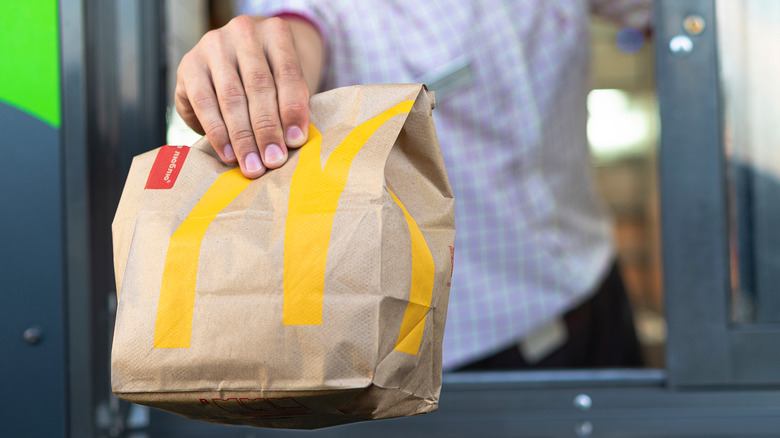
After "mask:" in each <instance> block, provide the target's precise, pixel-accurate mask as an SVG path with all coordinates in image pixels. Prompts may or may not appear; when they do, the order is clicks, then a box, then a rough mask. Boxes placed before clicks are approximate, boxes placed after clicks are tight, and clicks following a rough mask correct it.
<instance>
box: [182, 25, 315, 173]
mask: <svg viewBox="0 0 780 438" xmlns="http://www.w3.org/2000/svg"><path fill="white" fill-rule="evenodd" d="M296 43H298V45H302V47H296ZM301 43H303V44H301ZM302 63H303V64H304V67H305V69H302ZM321 67H322V41H321V39H320V37H319V34H318V33H317V31H316V30H315V29H314V28H313V27H312V26H311V25H309V24H308V23H305V22H302V21H297V20H296V21H295V22H288V21H286V20H283V19H281V18H267V19H254V18H250V17H248V16H246V15H242V16H238V17H236V18H234V19H233V20H231V21H230V22H229V23H228V24H227V25H225V26H224V27H222V28H220V29H216V30H212V31H210V32H208V33H206V35H204V36H203V38H202V39H201V40H200V42H198V44H197V45H195V47H194V48H193V49H192V50H190V51H189V52H188V53H187V54H186V55H184V57H183V58H182V60H181V63H180V64H179V68H178V71H177V81H176V94H175V103H176V109H177V110H178V112H179V114H180V115H181V117H182V119H184V121H185V122H186V123H187V125H189V126H190V127H191V128H192V129H194V130H195V131H197V132H198V133H200V134H205V135H206V136H207V137H208V139H209V142H210V143H211V145H212V147H214V150H215V151H216V152H217V154H218V155H219V157H220V158H221V159H222V161H224V162H225V163H232V162H236V161H238V164H239V166H240V167H241V171H242V173H243V174H244V175H245V176H246V177H248V178H257V177H259V176H260V175H262V174H263V173H265V171H266V169H275V168H277V167H279V166H281V165H282V164H284V163H285V162H286V161H287V153H288V150H287V148H288V147H290V148H297V147H300V146H302V145H303V144H304V143H305V142H306V139H307V137H308V130H309V88H312V92H313V91H314V90H316V86H317V82H318V79H319V73H320V71H321ZM304 70H306V72H307V73H308V76H307V77H309V78H310V81H309V84H308V85H307V81H306V77H305V75H304Z"/></svg>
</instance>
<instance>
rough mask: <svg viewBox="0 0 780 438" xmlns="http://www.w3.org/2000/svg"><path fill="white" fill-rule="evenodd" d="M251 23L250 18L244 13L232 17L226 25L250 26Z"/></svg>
mask: <svg viewBox="0 0 780 438" xmlns="http://www.w3.org/2000/svg"><path fill="white" fill-rule="evenodd" d="M251 24H252V18H250V17H249V16H248V15H246V14H242V15H237V16H235V17H233V19H232V20H230V21H229V22H228V24H227V25H228V26H231V27H247V26H251Z"/></svg>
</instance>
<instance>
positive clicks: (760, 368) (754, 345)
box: [728, 325, 780, 403]
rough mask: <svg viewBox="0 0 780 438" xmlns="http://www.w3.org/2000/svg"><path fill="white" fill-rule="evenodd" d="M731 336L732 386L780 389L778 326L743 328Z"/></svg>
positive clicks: (779, 337) (779, 401) (736, 330)
mask: <svg viewBox="0 0 780 438" xmlns="http://www.w3.org/2000/svg"><path fill="white" fill-rule="evenodd" d="M728 335H729V336H728V344H729V346H730V349H729V355H730V366H729V368H730V370H731V375H730V383H734V384H739V385H755V386H758V387H761V388H767V387H769V386H773V387H776V388H780V370H779V369H778V368H780V365H779V364H780V348H779V347H778V346H779V345H780V334H778V328H777V326H773V325H763V326H759V325H748V326H740V327H735V328H734V329H733V330H732V331H730V332H729V334H728ZM778 403H780V400H778Z"/></svg>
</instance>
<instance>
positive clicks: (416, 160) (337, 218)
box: [111, 85, 454, 429]
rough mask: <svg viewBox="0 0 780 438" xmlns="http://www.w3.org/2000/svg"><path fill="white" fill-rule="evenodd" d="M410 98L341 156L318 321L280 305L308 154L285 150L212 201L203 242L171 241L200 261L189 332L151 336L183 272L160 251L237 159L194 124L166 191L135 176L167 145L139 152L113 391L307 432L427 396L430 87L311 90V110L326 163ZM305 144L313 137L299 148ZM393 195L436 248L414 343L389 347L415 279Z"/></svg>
mask: <svg viewBox="0 0 780 438" xmlns="http://www.w3.org/2000/svg"><path fill="white" fill-rule="evenodd" d="M407 101H409V103H410V105H411V109H410V110H409V111H408V113H407V112H402V113H399V114H396V115H393V116H392V117H389V118H388V119H387V120H386V121H384V122H383V123H381V125H379V126H378V127H377V128H376V129H375V131H373V133H372V134H371V135H370V137H368V139H367V140H366V141H365V143H364V144H363V145H362V146H361V147H360V149H359V150H358V152H357V154H356V155H355V157H354V159H353V160H352V162H351V164H350V165H349V167H348V174H347V176H346V183H345V185H344V189H343V191H342V192H341V194H340V196H339V197H338V207H337V208H336V211H335V213H334V214H333V221H332V228H331V229H330V238H329V243H328V247H327V258H326V259H327V262H326V264H325V271H324V272H325V276H324V287H323V290H322V300H321V303H322V313H321V323H319V324H305V325H290V324H285V320H286V319H285V318H286V317H285V318H283V314H284V312H285V311H286V310H285V309H286V308H285V307H284V294H283V290H284V281H285V280H284V278H285V277H284V272H285V269H291V266H292V263H288V265H285V263H284V250H285V228H286V218H287V217H288V214H292V213H291V212H290V211H289V210H288V209H289V208H291V207H290V206H289V203H290V202H291V201H290V196H291V195H290V193H291V186H290V182H291V179H292V178H293V174H294V172H295V171H296V167H297V166H298V162H299V158H300V156H301V153H302V152H301V150H291V151H290V155H289V160H288V162H287V164H285V165H284V166H283V167H281V168H279V169H276V170H272V171H269V172H267V173H266V174H265V175H263V176H262V177H260V178H259V179H257V180H254V181H251V182H248V185H246V188H244V189H243V190H242V191H241V192H240V193H239V194H238V195H237V196H235V198H234V199H232V201H230V202H229V204H227V206H225V207H224V208H223V209H221V210H220V211H219V213H218V214H216V216H215V217H214V218H213V220H212V221H211V222H210V224H209V225H208V227H207V228H206V229H205V233H204V234H203V236H202V240H200V242H199V243H200V249H199V251H194V253H193V251H189V252H188V251H183V250H180V252H181V254H184V255H186V256H187V257H195V260H196V262H197V264H196V267H197V276H196V277H195V278H194V279H191V280H190V281H192V282H193V283H192V284H194V304H193V305H192V310H191V314H192V317H191V331H189V332H187V333H186V334H187V335H186V336H184V337H185V338H186V340H187V342H189V345H188V346H187V347H186V348H160V347H155V345H156V344H155V343H156V342H157V341H156V339H157V338H156V334H155V330H156V327H158V326H157V325H156V324H159V323H160V321H159V318H161V317H160V316H159V315H158V307H159V306H162V304H161V303H162V301H163V298H162V297H161V295H163V294H165V293H169V292H161V290H163V289H164V288H165V287H167V286H164V284H163V283H164V278H167V279H168V280H166V281H167V283H166V284H170V283H176V284H178V283H179V279H178V278H176V279H175V281H174V280H171V278H172V277H170V274H169V273H165V272H173V271H166V269H172V268H170V266H172V265H171V263H173V262H170V261H168V262H166V260H167V259H166V257H167V255H168V253H169V251H170V252H171V254H174V253H175V251H174V250H173V249H171V248H173V246H172V245H174V243H173V242H174V240H175V239H176V238H174V237H173V236H174V233H177V229H179V228H184V227H185V225H183V224H185V222H187V221H188V220H190V221H192V220H195V219H188V218H189V217H190V216H188V215H191V213H192V212H193V209H194V208H198V206H199V205H201V204H202V203H203V202H205V199H206V198H207V196H205V195H204V194H205V193H206V192H207V191H208V190H211V188H212V186H213V185H217V184H219V183H218V182H217V179H218V178H219V177H220V175H222V174H224V173H226V172H228V171H230V170H231V168H232V167H234V166H227V165H225V164H223V163H221V161H220V160H219V159H218V158H217V156H216V154H215V153H214V152H213V150H212V148H211V146H210V145H209V144H208V142H207V140H206V139H205V137H204V139H202V140H201V141H199V142H198V143H196V144H195V145H193V147H192V148H191V149H189V150H188V152H187V154H186V158H184V159H183V160H180V161H178V162H176V163H175V164H176V166H175V167H176V171H177V172H178V174H177V175H175V181H174V182H173V183H172V184H169V186H170V187H169V188H164V189H153V188H150V189H145V187H147V186H148V185H149V181H151V180H152V179H153V176H154V175H152V176H150V173H153V174H154V171H155V169H153V167H155V166H158V164H155V162H156V160H157V161H159V157H160V156H162V152H160V151H161V150H160V149H158V150H154V151H150V152H148V153H146V154H142V155H139V156H138V157H136V158H135V159H134V161H133V164H132V167H131V169H130V174H129V177H128V179H127V182H126V185H125V188H124V191H123V193H122V198H121V201H120V203H119V207H118V209H117V213H116V216H115V219H114V223H113V234H114V258H115V272H116V279H117V290H118V291H119V292H118V295H119V305H118V310H117V320H116V329H115V333H114V341H113V342H114V343H113V349H112V358H111V369H112V388H113V391H114V392H115V393H116V394H117V395H118V396H119V397H121V398H124V399H126V400H128V401H131V402H135V403H140V404H145V405H149V406H154V407H158V408H162V409H166V410H169V411H172V412H175V413H178V414H181V415H185V416H187V417H190V418H195V419H200V420H205V421H213V422H219V423H231V424H246V425H253V426H265V427H284V428H303V429H311V428H318V427H325V426H331V425H336V424H342V423H348V422H353V421H360V420H367V419H375V418H389V417H398V416H407V415H414V414H420V413H425V412H430V411H433V410H435V409H436V407H437V405H438V398H439V391H440V388H441V345H442V337H443V334H444V324H445V317H446V311H447V299H448V294H449V282H450V279H451V272H452V262H453V258H452V254H453V249H452V246H453V245H454V212H453V196H452V192H451V189H450V185H449V181H448V179H447V174H446V170H445V167H444V162H443V160H442V157H441V152H440V150H439V145H438V141H437V139H436V133H435V130H434V126H433V121H432V118H431V109H432V107H433V101H432V94H431V93H428V92H427V90H425V88H424V87H423V86H422V85H376V86H355V87H347V88H341V89H336V90H332V91H329V92H326V93H322V94H319V95H316V96H314V97H313V98H312V99H311V120H312V124H313V125H314V126H315V127H316V130H317V131H319V132H320V133H321V136H322V146H321V154H320V159H321V164H322V165H325V164H326V163H327V162H328V161H327V160H328V159H329V157H330V156H331V154H333V151H334V150H336V149H337V147H340V146H339V145H340V144H341V143H342V141H344V140H345V138H347V137H348V136H349V135H350V133H351V132H353V131H354V130H355V129H356V127H358V126H363V125H364V122H366V121H370V120H373V119H375V118H376V117H377V116H378V115H381V114H383V113H385V112H386V111H388V109H390V108H393V107H395V106H397V105H399V104H403V103H404V102H407ZM310 143H311V136H310V142H309V143H307V144H306V145H304V146H303V148H308V147H313V146H311V145H310ZM303 148H302V149H303ZM168 151H169V152H170V149H169V150H168ZM163 170H164V169H163ZM156 171H160V169H159V168H157V170H156ZM169 173H170V172H169ZM162 175H165V174H164V173H163V174H162ZM168 176H171V175H168ZM166 183H167V181H166ZM390 192H392V193H393V194H395V196H396V197H397V198H398V199H399V200H400V202H401V203H402V204H403V205H404V206H405V208H406V210H407V212H408V215H409V216H411V217H412V218H413V219H414V221H415V222H416V224H417V226H418V227H419V230H420V232H421V233H422V236H423V237H424V242H425V244H426V245H427V248H428V249H429V251H430V256H431V257H432V259H433V266H434V268H433V269H432V272H429V274H430V278H432V279H433V280H432V281H433V283H432V297H431V303H430V309H427V310H426V308H423V309H424V313H423V314H424V319H423V324H424V329H423V331H422V338H421V339H420V343H419V348H418V349H417V351H416V354H410V353H408V352H404V351H399V350H398V349H397V344H398V341H399V333H401V332H402V328H401V326H402V321H403V320H404V317H405V312H406V311H407V306H408V303H409V301H410V293H411V292H410V290H411V288H412V287H413V286H412V271H413V266H412V264H413V263H412V246H413V242H412V239H413V237H412V234H413V232H412V231H410V229H411V227H410V226H409V224H408V222H407V220H406V219H405V215H404V211H403V210H402V208H401V207H400V206H399V204H398V203H397V202H396V201H395V200H394V199H393V196H392V195H391V193H390ZM188 223H189V222H188ZM314 231H316V230H307V231H306V233H309V232H314ZM180 232H181V231H179V233H180ZM306 233H302V234H306ZM304 237H306V238H308V237H310V236H304ZM304 237H301V238H304ZM171 257H174V256H173V255H171ZM302 258H307V257H302ZM415 260H419V259H415ZM166 263H169V266H168V267H167V268H166ZM429 271H431V270H429ZM165 275H168V277H165ZM415 275H422V274H419V272H418V274H415ZM426 275H427V274H426ZM426 278H427V277H426ZM181 282H182V283H186V281H185V280H182V281H181ZM304 292H305V293H308V292H307V291H304ZM176 309H178V308H176ZM176 312H178V310H177V311H176ZM176 312H174V313H176ZM184 313H186V312H184ZM166 315H168V314H167V313H166ZM184 319H185V320H189V318H188V317H187V318H184ZM177 327H178V326H177ZM158 335H160V334H159V333H158Z"/></svg>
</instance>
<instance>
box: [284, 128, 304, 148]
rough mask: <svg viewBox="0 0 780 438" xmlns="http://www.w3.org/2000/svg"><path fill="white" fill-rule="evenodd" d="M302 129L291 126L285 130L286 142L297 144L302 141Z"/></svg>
mask: <svg viewBox="0 0 780 438" xmlns="http://www.w3.org/2000/svg"><path fill="white" fill-rule="evenodd" d="M303 140H304V138H303V131H301V128H299V127H297V126H292V127H290V129H288V130H287V144H289V145H291V146H298V145H299V144H301V143H303Z"/></svg>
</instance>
